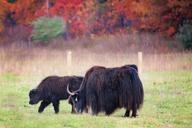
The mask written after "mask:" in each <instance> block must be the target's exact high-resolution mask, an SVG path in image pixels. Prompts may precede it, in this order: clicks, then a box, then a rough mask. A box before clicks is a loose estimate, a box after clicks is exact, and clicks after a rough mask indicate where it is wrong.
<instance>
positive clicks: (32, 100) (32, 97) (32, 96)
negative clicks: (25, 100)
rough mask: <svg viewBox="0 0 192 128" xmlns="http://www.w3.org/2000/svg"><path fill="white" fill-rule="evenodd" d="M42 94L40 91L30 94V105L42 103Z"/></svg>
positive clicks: (32, 91)
mask: <svg viewBox="0 0 192 128" xmlns="http://www.w3.org/2000/svg"><path fill="white" fill-rule="evenodd" d="M40 97H41V93H40V91H39V90H38V89H32V90H31V91H30V92H29V104H31V105H33V104H37V103H38V102H39V101H40Z"/></svg>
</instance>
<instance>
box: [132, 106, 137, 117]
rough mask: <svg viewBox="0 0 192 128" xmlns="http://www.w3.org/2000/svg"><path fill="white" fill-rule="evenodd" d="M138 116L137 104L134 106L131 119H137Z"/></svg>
mask: <svg viewBox="0 0 192 128" xmlns="http://www.w3.org/2000/svg"><path fill="white" fill-rule="evenodd" d="M136 116H137V107H136V104H133V107H132V115H131V117H136Z"/></svg>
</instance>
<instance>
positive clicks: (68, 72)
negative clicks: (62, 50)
mask: <svg viewBox="0 0 192 128" xmlns="http://www.w3.org/2000/svg"><path fill="white" fill-rule="evenodd" d="M71 66H72V51H70V50H68V51H67V74H68V75H71Z"/></svg>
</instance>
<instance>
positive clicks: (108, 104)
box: [67, 65, 144, 117]
mask: <svg viewBox="0 0 192 128" xmlns="http://www.w3.org/2000/svg"><path fill="white" fill-rule="evenodd" d="M137 70H138V69H137V66H136V65H125V66H122V67H116V68H105V67H101V66H94V67H92V68H90V69H89V70H88V71H87V72H86V74H85V77H84V79H83V82H82V84H81V86H80V88H79V89H78V90H76V91H73V92H71V91H70V89H69V88H68V87H67V91H68V93H70V95H71V96H70V97H69V100H70V101H71V102H72V104H73V107H74V109H75V111H76V112H77V113H82V112H83V111H88V112H91V114H93V115H97V114H98V113H99V112H102V111H103V112H105V114H106V115H110V114H111V113H113V112H114V111H115V110H116V109H117V108H125V109H126V112H125V117H128V116H130V111H132V117H136V115H137V110H138V109H139V108H141V106H142V104H143V98H144V91H143V85H142V82H141V80H140V78H139V76H138V72H137Z"/></svg>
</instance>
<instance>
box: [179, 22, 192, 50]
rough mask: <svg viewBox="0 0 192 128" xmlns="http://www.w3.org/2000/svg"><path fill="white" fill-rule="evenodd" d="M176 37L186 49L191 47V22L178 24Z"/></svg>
mask: <svg viewBox="0 0 192 128" xmlns="http://www.w3.org/2000/svg"><path fill="white" fill-rule="evenodd" d="M176 39H177V40H179V41H181V42H182V43H183V45H184V47H185V48H186V49H192V24H190V23H185V24H183V26H180V28H179V32H178V33H177V34H176Z"/></svg>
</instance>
